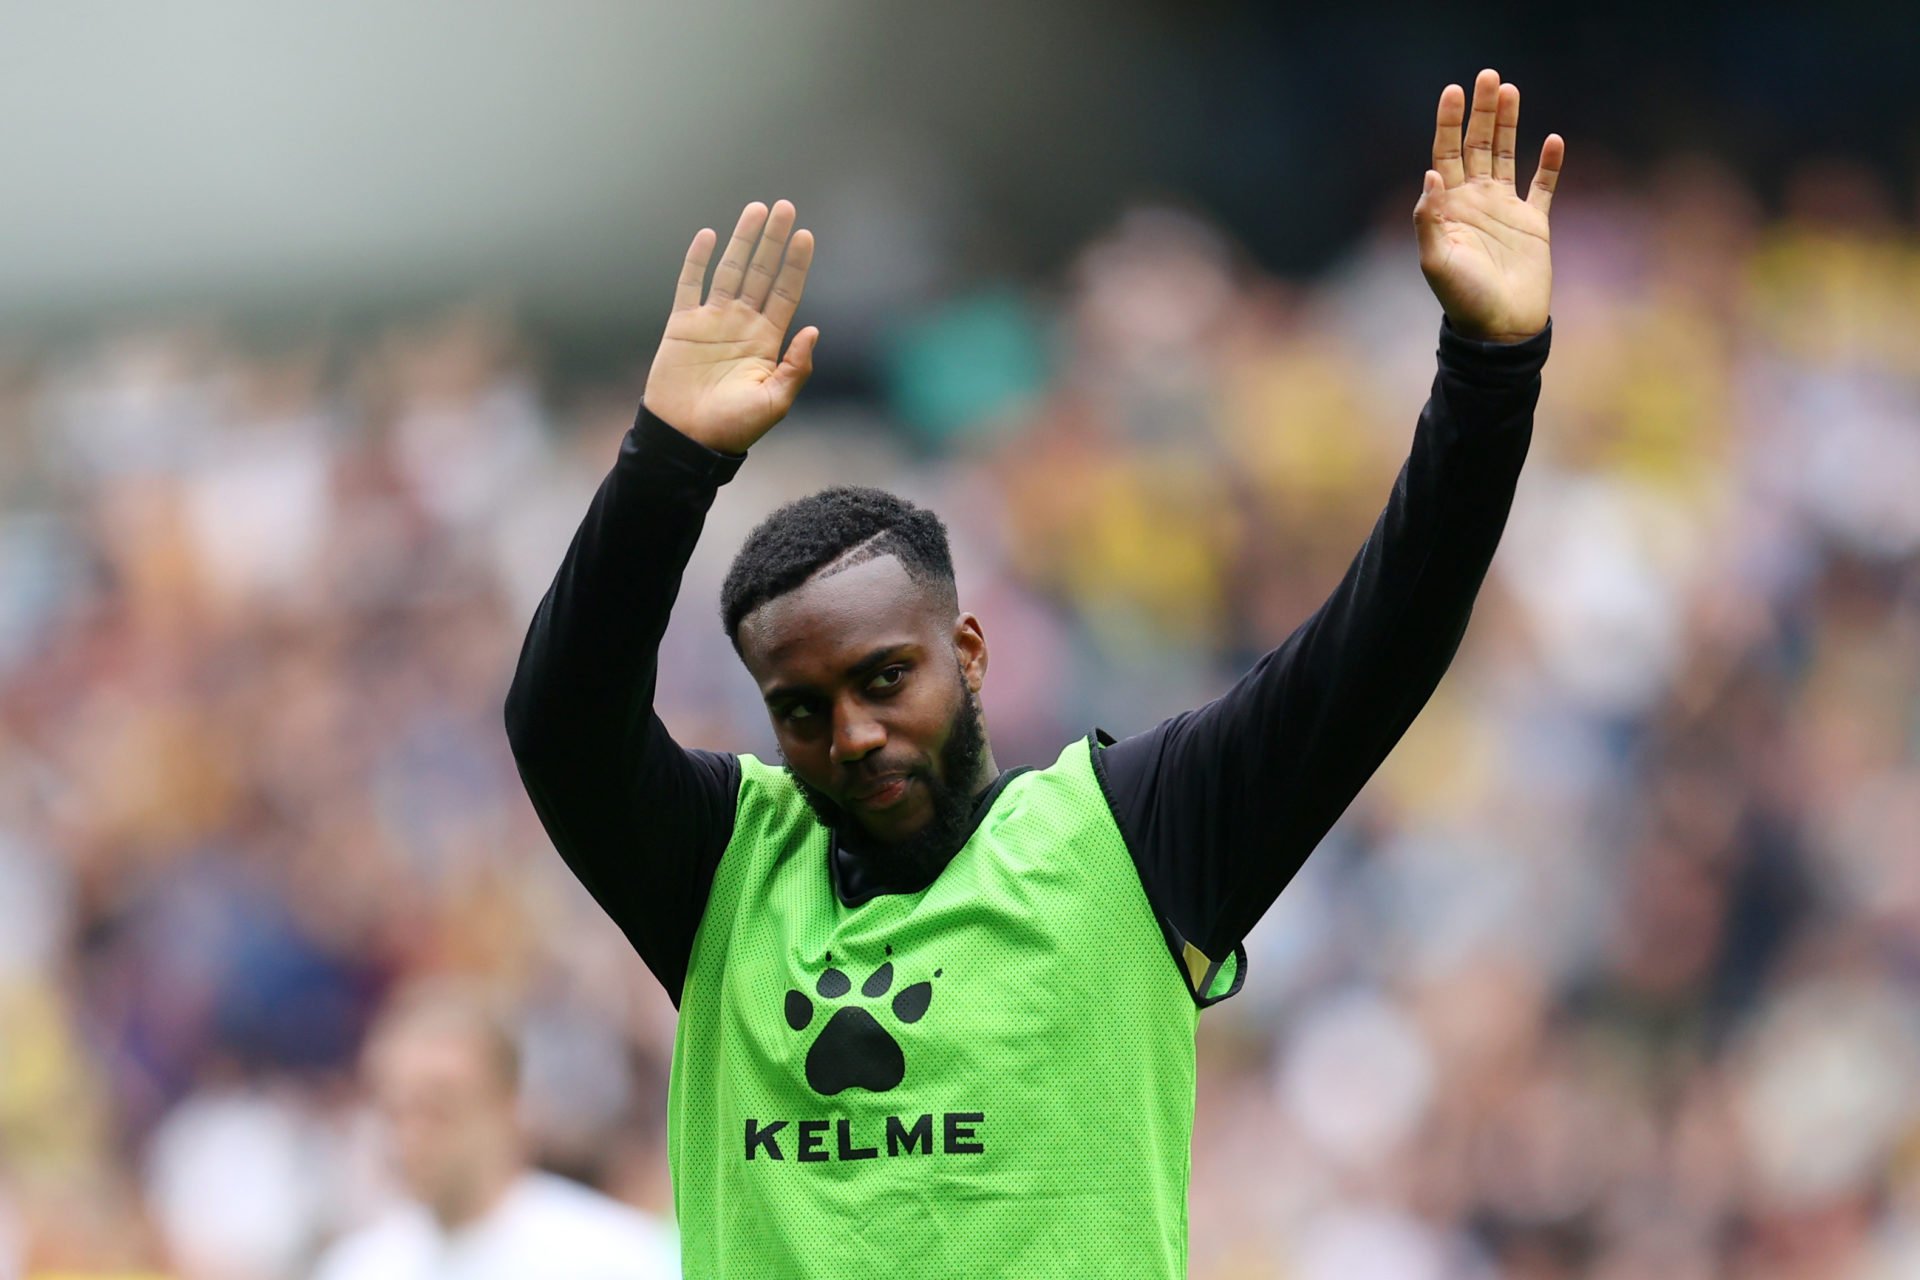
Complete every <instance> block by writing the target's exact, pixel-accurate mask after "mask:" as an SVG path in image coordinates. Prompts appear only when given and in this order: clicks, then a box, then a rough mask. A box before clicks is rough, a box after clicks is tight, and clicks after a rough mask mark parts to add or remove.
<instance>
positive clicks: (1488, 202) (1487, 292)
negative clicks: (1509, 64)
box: [1413, 70, 1566, 342]
mask: <svg viewBox="0 0 1920 1280" xmlns="http://www.w3.org/2000/svg"><path fill="white" fill-rule="evenodd" d="M1465 115H1466V94H1465V93H1464V92H1463V91H1462V90H1461V88H1460V86H1459V85H1457V84H1450V85H1448V86H1447V87H1446V89H1445V90H1443V91H1442V92H1441V94H1440V109H1439V112H1438V116H1437V119H1436V123H1435V127H1434V138H1433V168H1431V169H1429V170H1427V175H1426V180H1425V184H1424V186H1423V188H1422V190H1421V193H1420V202H1419V203H1418V204H1416V205H1415V206H1414V209H1413V222H1414V229H1415V231H1416V233H1417V234H1418V236H1419V241H1420V269H1421V271H1422V272H1424V273H1425V275H1426V277H1427V283H1428V285H1430V286H1431V287H1432V289H1433V292H1434V296H1435V297H1437V298H1439V299H1440V305H1441V306H1442V307H1444V308H1445V309H1446V313H1447V319H1448V320H1449V321H1450V322H1451V323H1452V325H1453V327H1454V328H1455V329H1456V330H1457V331H1459V332H1460V333H1462V334H1464V335H1466V336H1467V337H1471V338H1482V339H1487V340H1491V341H1498V342H1518V341H1520V340H1522V339H1525V338H1530V337H1532V336H1533V335H1534V334H1536V333H1538V332H1540V330H1542V329H1544V328H1545V327H1546V324H1547V315H1548V309H1549V304H1550V302H1551V300H1552V294H1553V259H1552V255H1551V253H1550V252H1549V237H1548V227H1547V208H1548V206H1549V205H1551V204H1552V203H1553V189H1554V186H1555V185H1556V184H1557V183H1558V182H1559V180H1560V165H1561V162H1562V161H1563V160H1564V159H1565V157H1566V143H1565V142H1564V141H1563V140H1562V139H1561V137H1560V135H1559V134H1557V133H1554V134H1548V135H1547V140H1546V142H1545V143H1543V144H1542V145H1541V147H1540V164H1539V166H1538V167H1537V168H1536V169H1535V170H1534V174H1533V187H1532V190H1531V191H1529V193H1528V194H1527V197H1526V198H1525V199H1524V200H1523V199H1521V198H1520V194H1519V191H1518V189H1517V187H1516V185H1515V178H1514V147H1515V144H1516V141H1517V138H1518V135H1519V129H1520V90H1519V89H1517V88H1515V87H1514V86H1513V85H1510V84H1502V83H1501V82H1500V75H1499V73H1498V72H1495V71H1491V70H1489V71H1482V72H1481V73H1480V74H1479V76H1477V77H1476V78H1475V79H1474V82H1473V115H1472V118H1471V120H1469V121H1467V125H1466V143H1465V147H1464V150H1463V148H1462V145H1461V130H1460V126H1461V123H1462V120H1463V118H1464V117H1465Z"/></svg>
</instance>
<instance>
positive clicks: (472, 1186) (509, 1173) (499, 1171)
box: [427, 1160, 524, 1231]
mask: <svg viewBox="0 0 1920 1280" xmlns="http://www.w3.org/2000/svg"><path fill="white" fill-rule="evenodd" d="M522 1172H524V1170H523V1168H522V1166H521V1164H520V1162H519V1161H518V1160H510V1161H496V1162H490V1163H488V1164H486V1165H483V1166H481V1167H480V1168H477V1169H474V1170H473V1171H472V1172H471V1173H470V1174H469V1175H468V1176H467V1177H466V1178H463V1179H461V1180H460V1182H459V1184H458V1185H457V1186H452V1187H447V1188H444V1189H443V1190H442V1194H441V1195H439V1196H437V1197H435V1198H434V1199H433V1200H431V1201H429V1202H428V1205H427V1207H428V1209H430V1210H431V1211H432V1213H433V1216H434V1219H435V1220H436V1221H437V1222H439V1224H440V1227H441V1229H442V1230H443V1231H458V1230H459V1229H460V1228H462V1227H465V1226H470V1225H472V1224H473V1223H475V1222H478V1221H479V1220H480V1219H482V1218H484V1217H486V1216H487V1215H488V1214H490V1213H492V1212H493V1211H494V1210H495V1209H496V1208H498V1207H499V1205H500V1202H501V1201H502V1200H504V1199H505V1198H506V1195H507V1192H508V1191H510V1190H511V1189H512V1188H513V1184H514V1183H516V1182H518V1181H519V1180H520V1175H521V1173H522Z"/></svg>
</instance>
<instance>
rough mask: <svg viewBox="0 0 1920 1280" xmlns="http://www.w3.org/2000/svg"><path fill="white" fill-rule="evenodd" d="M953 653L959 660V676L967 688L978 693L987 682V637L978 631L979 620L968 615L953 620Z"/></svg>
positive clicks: (984, 633) (964, 614)
mask: <svg viewBox="0 0 1920 1280" xmlns="http://www.w3.org/2000/svg"><path fill="white" fill-rule="evenodd" d="M953 652H954V654H955V656H957V657H958V658H959V659H960V674H961V676H962V677H964V678H965V680H966V682H967V688H968V689H970V690H971V691H973V692H974V693H978V692H980V686H981V685H983V684H985V683H986V680H987V635H986V632H984V631H982V630H981V629H980V619H978V618H976V617H974V616H973V615H972V614H970V613H963V614H961V615H960V616H959V617H958V618H956V619H954V623H953Z"/></svg>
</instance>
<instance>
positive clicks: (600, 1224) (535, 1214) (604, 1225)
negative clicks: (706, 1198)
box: [514, 1173, 678, 1280]
mask: <svg viewBox="0 0 1920 1280" xmlns="http://www.w3.org/2000/svg"><path fill="white" fill-rule="evenodd" d="M514 1201H515V1203H514V1212H515V1214H516V1216H520V1217H522V1218H523V1219H524V1220H525V1221H526V1222H527V1224H528V1225H530V1226H531V1225H534V1224H535V1223H537V1224H538V1226H539V1228H540V1229H541V1230H542V1231H543V1233H544V1232H551V1233H552V1238H553V1239H555V1240H556V1241H557V1240H562V1239H564V1240H565V1241H567V1244H568V1249H569V1252H570V1254H572V1255H573V1256H574V1257H575V1258H577V1260H578V1264H579V1265H582V1266H584V1265H589V1264H595V1263H607V1262H612V1261H615V1260H622V1259H631V1260H632V1263H633V1265H632V1267H631V1268H623V1269H621V1270H620V1271H618V1272H608V1274H618V1275H621V1276H631V1277H635V1278H636V1280H639V1278H641V1277H651V1276H654V1275H660V1276H665V1275H668V1274H671V1273H670V1272H669V1271H667V1270H664V1269H663V1268H666V1267H668V1266H670V1265H672V1264H673V1263H674V1261H675V1259H676V1256H677V1252H678V1251H677V1249H676V1247H675V1243H674V1235H673V1232H672V1231H671V1230H670V1229H668V1228H667V1226H666V1225H665V1224H663V1223H660V1222H657V1221H655V1220H654V1219H653V1218H651V1217H649V1216H648V1215H646V1214H644V1213H641V1212H640V1211H639V1210H638V1209H635V1208H633V1207H632V1206H630V1205H626V1204H622V1203H621V1202H620V1201H618V1200H615V1199H613V1198H612V1197H611V1196H605V1195H602V1194H600V1193H599V1192H598V1191H594V1190H592V1189H591V1188H589V1187H584V1186H582V1185H580V1184H579V1183H577V1182H572V1181H569V1180H568V1179H566V1178H561V1177H557V1176H555V1175H553V1174H550V1173H532V1174H528V1175H527V1177H526V1178H525V1179H524V1180H523V1181H522V1183H521V1185H520V1188H519V1190H518V1191H516V1192H515V1196H514ZM596 1274H598V1273H596Z"/></svg>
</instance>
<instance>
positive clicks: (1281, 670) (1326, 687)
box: [1100, 71, 1565, 961]
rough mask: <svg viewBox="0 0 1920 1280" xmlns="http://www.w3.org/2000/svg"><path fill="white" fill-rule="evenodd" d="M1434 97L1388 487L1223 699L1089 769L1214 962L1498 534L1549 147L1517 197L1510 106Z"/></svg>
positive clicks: (1188, 930)
mask: <svg viewBox="0 0 1920 1280" xmlns="http://www.w3.org/2000/svg"><path fill="white" fill-rule="evenodd" d="M1464 105H1465V95H1464V94H1463V93H1462V91H1461V90H1460V88H1459V87H1458V86H1457V85H1449V86H1448V87H1447V88H1446V90H1445V91H1444V92H1443V93H1442V94H1441V96H1440V106H1439V112H1438V126H1437V129H1436V136H1435V140H1434V147H1433V165H1434V167H1433V168H1432V169H1431V170H1429V171H1428V172H1427V174H1426V178H1425V182H1424V187H1423V190H1422V192H1421V195H1420V199H1419V202H1418V204H1416V206H1415V208H1414V223H1415V227H1416V234H1417V238H1418V241H1419V246H1420V265H1421V269H1422V270H1423V271H1424V272H1425V273H1426V277H1427V280H1428V282H1429V284H1430V285H1431V286H1432V288H1433V291H1434V294H1435V295H1436V296H1437V297H1438V298H1439V300H1440V302H1441V304H1442V307H1443V308H1444V310H1445V312H1446V320H1445V322H1444V324H1443V326H1442V331H1441V337H1440V350H1439V369H1438V373H1437V375H1436V376H1435V378H1434V383H1433V390H1432V393H1431V395H1430V396H1429V398H1428V400H1427V404H1426V407H1425V409H1424V410H1423V411H1422V412H1421V415H1420V421H1419V425H1418V427H1417V428H1416V430H1415V432H1414V439H1413V447H1412V451H1411V454H1410V456H1409V457H1408V460H1407V463H1406V466H1405V467H1404V468H1403V469H1402V471H1401V473H1400V476H1399V479H1398V480H1397V481H1396V482H1395V485H1394V488H1393V493H1392V495H1391V497H1390V498H1389V499H1388V501H1387V505H1386V509H1385V510H1384V511H1383V512H1382V513H1381V515H1380V519H1379V521H1378V523H1376V524H1375V526H1374V529H1373V533H1372V535H1371V536H1370V537H1368V539H1367V541H1366V543H1365V545H1363V546H1362V547H1361V548H1360V552H1359V554H1358V555H1357V556H1355V558H1354V560H1353V563H1352V565H1351V566H1350V567H1349V568H1348V570H1347V574H1346V576H1345V577H1344V578H1343V579H1342V580H1341V582H1340V585H1339V586H1338V587H1336V588H1335V589H1334V591H1333V594H1332V595H1331V596H1329V597H1328V599H1327V601H1326V602H1325V603H1324V604H1323V605H1321V607H1320V608H1319V609H1318V610H1316V611H1315V612H1314V614H1313V616H1312V617H1310V618H1308V619H1307V620H1306V621H1305V622H1304V623H1302V624H1301V625H1300V627H1299V628H1298V629H1297V630H1295V631H1294V633H1293V634H1292V635H1291V636H1289V637H1287V639H1286V640H1285V641H1284V642H1282V643H1281V644H1280V645H1279V647H1278V648H1276V649H1274V650H1273V651H1271V652H1270V653H1268V654H1267V655H1266V656H1265V657H1264V658H1262V659H1261V660H1260V662H1259V663H1258V664H1257V665H1256V666H1255V667H1254V668H1253V670H1252V671H1250V672H1249V673H1248V674H1247V675H1246V676H1245V677H1243V678H1242V679H1241V680H1240V681H1239V682H1238V683H1237V684H1236V685H1235V686H1234V687H1233V688H1232V689H1231V690H1230V691H1228V692H1227V693H1226V694H1225V695H1223V696H1222V697H1220V698H1219V699H1217V700H1215V701H1214V702H1211V703H1209V704H1208V705H1206V706H1205V707H1202V708H1200V709H1198V710H1196V711H1192V712H1188V713H1186V714H1184V715H1180V716H1176V717H1174V718H1173V719H1171V720H1168V721H1166V722H1165V723H1163V724H1161V725H1159V726H1157V727H1156V728H1154V729H1151V730H1149V731H1147V732H1146V733H1142V734H1139V735H1137V736H1135V737H1132V738H1128V739H1127V740H1125V741H1123V742H1120V743H1118V744H1116V745H1114V746H1112V747H1110V748H1109V749H1107V750H1106V751H1105V752H1102V753H1101V755H1100V760H1101V763H1102V766H1103V769H1104V771H1105V773H1106V776H1107V781H1108V789H1109V793H1110V795H1111V797H1112V799H1113V804H1114V808H1115V812H1116V816H1117V817H1118V819H1119V821H1120V825H1121V828H1122V830H1123V831H1124V832H1125V833H1126V835H1127V839H1128V843H1129V846H1130V847H1131V848H1132V850H1133V854H1134V858H1135V860H1136V862H1137V863H1138V864H1139V866H1140V872H1141V878H1142V880H1143V882H1144V883H1145V885H1146V887H1147V892H1148V895H1149V897H1150V898H1151V899H1152V900H1153V902H1154V905H1155V906H1156V908H1157V909H1158V910H1159V911H1160V912H1161V914H1162V915H1163V917H1165V918H1167V919H1168V920H1169V921H1170V922H1171V923H1172V924H1173V925H1174V927H1175V929H1176V930H1177V932H1178V933H1179V935H1180V937H1181V938H1182V939H1183V940H1184V941H1185V942H1190V943H1192V944H1193V946H1194V947H1196V948H1197V949H1199V950H1200V951H1201V952H1203V953H1204V954H1205V955H1206V956H1207V957H1209V958H1210V959H1212V960H1214V961H1220V960H1222V959H1224V958H1225V956H1226V955H1227V954H1228V953H1230V952H1231V951H1232V949H1233V948H1234V947H1235V946H1237V945H1238V944H1239V942H1240V941H1241V939H1242V938H1243V937H1244V936H1245V935H1246V932H1247V930H1249V929H1250V928H1252V926H1253V924H1254V922H1255V921H1256V920H1258V919H1259V918H1260V916H1261V915H1262V914H1264V913H1265V911H1266V910H1267V908H1268V907H1269V906H1271V905H1272V903H1273V901H1274V899H1275V898H1276V897H1278V896H1279V894H1280V891H1281V889H1283V888H1284V887H1285V886H1286V884H1287V882H1288V881H1289V880H1291V879H1292V878H1293V875H1294V873H1295V872H1296V871H1298V870H1299V868H1300V866H1301V864H1302V863H1304V862H1305V861H1306V858H1307V855H1308V854H1310V853H1311V852H1312V851H1313V848H1314V846H1315V845H1316V844H1318V843H1319V841H1320V839H1321V837H1323V836H1324V835H1325V834H1326V832H1327V829H1328V828H1329V827H1331V826H1332V825H1333V823H1334V821H1335V820H1336V819H1337V818H1338V817H1339V816H1340V814H1341V813H1342V812H1343V811H1344V810H1345V809H1346V807H1347V805H1348V804H1349V803H1351V801H1352V800H1353V797H1354V796H1355V795H1356V794H1357V793H1358V792H1359V790H1360V788H1361V786H1362V785H1364V784H1365V782H1366V780H1367V779H1368V778H1369V777H1371V776H1372V774H1373V772H1374V770H1375V769H1377V768H1378V767H1379V765H1380V762H1381V761H1382V760H1384V759H1385V758H1386V756H1387V753H1388V752H1389V751H1391V750H1392V749H1393V746H1394V744H1395V743H1396V742H1398V741H1399V739H1400V736H1401V734H1403V733H1404V732H1405V731H1406V729H1407V726H1408V725H1409V724H1411V723H1412V721H1413V718H1414V717H1415V716H1416V715H1417V714H1418V713H1419V711H1420V709H1421V707H1423V706H1424V705H1425V704H1426V701H1427V699H1428V698H1429V697H1430V696H1431V695H1432V693H1433V690H1434V687H1435V686H1436V685H1437V684H1438V683H1439V680H1440V677H1441V675H1442V674H1443V673H1444V672H1445V671H1446V668H1447V665H1448V664H1449V663H1450V662H1451V661H1452V658H1453V654H1454V651H1455V649H1456V648H1457V647H1458V645H1459V642H1460V637H1461V635H1462V633H1463V631H1464V630H1465V628H1466V624H1467V618H1468V616H1469V614H1470V613H1471V611H1472V606H1473V599H1474V596H1475V594H1476V593H1477V592H1478V590H1479V587H1480V583H1481V581H1482V579H1483V578H1484V577H1485V575H1486V570H1487V565H1488V563H1489V561H1490V560H1491V559H1492V557H1493V552H1494V548H1495V546H1496V545H1497V544H1498V543H1499V539H1500V534H1501V531H1502V529H1503V528H1504V527H1505V524H1506V518H1507V511H1508V508H1509V506H1510V505H1511V502H1512V499H1513V490H1514V485H1515V483H1516V481H1517V480H1518V478H1519V473H1520V466H1521V463H1522V462H1523V461H1524V459H1525V457H1526V450H1527V443H1528V439H1529V436H1530V434H1531V430H1532V422H1533V407H1534V402H1535V400H1536V398H1537V397H1538V394H1539V387H1540V379H1539V370H1540V366H1541V364H1542V363H1543V362H1544V361H1545V359H1546V354H1547V344H1548V340H1549V335H1548V333H1547V320H1548V299H1549V294H1550V292H1551V283H1552V270H1551V264H1550V261H1549V258H1548V251H1547V250H1548V242H1547V206H1548V203H1549V202H1550V201H1551V199H1552V195H1553V188H1554V184H1555V182H1556V181H1557V179H1558V177H1559V170H1560V163H1561V158H1562V156H1563V154H1564V151H1565V147H1564V144H1563V143H1562V142H1561V140H1560V138H1559V137H1558V135H1554V136H1550V137H1549V138H1548V139H1547V142H1546V145H1545V146H1544V147H1543V148H1542V149H1541V155H1540V167H1539V169H1538V171H1537V172H1536V173H1535V175H1534V181H1533V188H1532V193H1531V195H1530V197H1529V198H1527V199H1525V200H1523V199H1521V198H1520V197H1519V195H1518V193H1517V191H1516V189H1515V185H1514V165H1513V152H1514V141H1515V135H1516V133H1517V127H1518V123H1519V113H1520V93H1519V90H1517V89H1515V88H1514V87H1513V86H1512V85H1503V84H1501V83H1500V79H1499V76H1498V75H1497V74H1495V73H1494V72H1492V71H1483V72H1481V74H1480V77H1479V79H1478V80H1477V81H1476V83H1475V85H1474V107H1473V114H1472V119H1471V121H1470V122H1469V123H1468V125H1467V130H1466V138H1465V147H1464V149H1463V148H1462V145H1461V136H1460V133H1461V123H1462V117H1463V114H1464Z"/></svg>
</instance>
